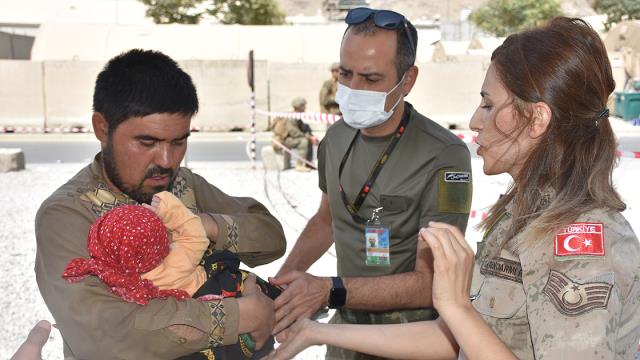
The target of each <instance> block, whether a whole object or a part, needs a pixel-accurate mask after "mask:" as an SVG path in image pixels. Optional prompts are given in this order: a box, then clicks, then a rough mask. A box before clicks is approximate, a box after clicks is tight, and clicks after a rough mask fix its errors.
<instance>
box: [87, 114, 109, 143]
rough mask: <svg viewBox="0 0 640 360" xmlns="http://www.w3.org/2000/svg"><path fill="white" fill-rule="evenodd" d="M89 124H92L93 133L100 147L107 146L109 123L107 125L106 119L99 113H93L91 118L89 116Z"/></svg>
mask: <svg viewBox="0 0 640 360" xmlns="http://www.w3.org/2000/svg"><path fill="white" fill-rule="evenodd" d="M91 123H92V124H93V133H94V134H95V135H96V138H98V141H100V144H102V146H103V147H104V146H106V145H107V140H108V138H109V123H107V119H105V118H104V116H103V115H102V114H101V113H99V112H94V113H93V116H91Z"/></svg>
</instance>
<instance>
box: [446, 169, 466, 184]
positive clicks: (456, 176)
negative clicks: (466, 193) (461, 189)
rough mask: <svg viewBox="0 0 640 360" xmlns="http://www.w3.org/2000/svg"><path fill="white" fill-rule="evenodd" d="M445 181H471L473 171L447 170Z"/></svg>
mask: <svg viewBox="0 0 640 360" xmlns="http://www.w3.org/2000/svg"><path fill="white" fill-rule="evenodd" d="M444 181H445V182H453V183H468V182H471V173H470V172H468V171H445V172H444Z"/></svg>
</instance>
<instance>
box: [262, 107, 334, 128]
mask: <svg viewBox="0 0 640 360" xmlns="http://www.w3.org/2000/svg"><path fill="white" fill-rule="evenodd" d="M256 114H260V115H264V116H272V117H283V118H287V119H301V120H303V121H315V122H319V123H323V124H329V125H331V124H333V123H334V122H336V121H338V120H340V119H342V116H340V115H334V114H325V113H311V112H304V113H299V112H274V111H266V110H262V109H256Z"/></svg>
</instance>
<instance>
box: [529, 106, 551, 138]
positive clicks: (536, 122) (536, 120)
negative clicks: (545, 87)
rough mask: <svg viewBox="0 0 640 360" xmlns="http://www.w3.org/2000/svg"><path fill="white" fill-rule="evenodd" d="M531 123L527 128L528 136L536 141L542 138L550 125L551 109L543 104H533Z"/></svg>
mask: <svg viewBox="0 0 640 360" xmlns="http://www.w3.org/2000/svg"><path fill="white" fill-rule="evenodd" d="M532 110H533V122H532V123H531V126H530V127H529V136H530V137H531V138H533V139H537V138H539V137H540V136H542V135H543V134H544V133H545V132H546V131H547V129H548V128H549V124H550V123H551V116H552V113H551V108H549V105H547V104H546V103H544V102H537V103H535V104H533V109H532Z"/></svg>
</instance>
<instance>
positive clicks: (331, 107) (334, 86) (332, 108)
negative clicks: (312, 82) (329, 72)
mask: <svg viewBox="0 0 640 360" xmlns="http://www.w3.org/2000/svg"><path fill="white" fill-rule="evenodd" d="M337 91H338V80H334V79H333V78H331V79H329V80H327V81H325V82H324V83H323V84H322V88H320V112H323V113H326V114H340V107H339V106H338V103H337V102H336V92H337Z"/></svg>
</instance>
